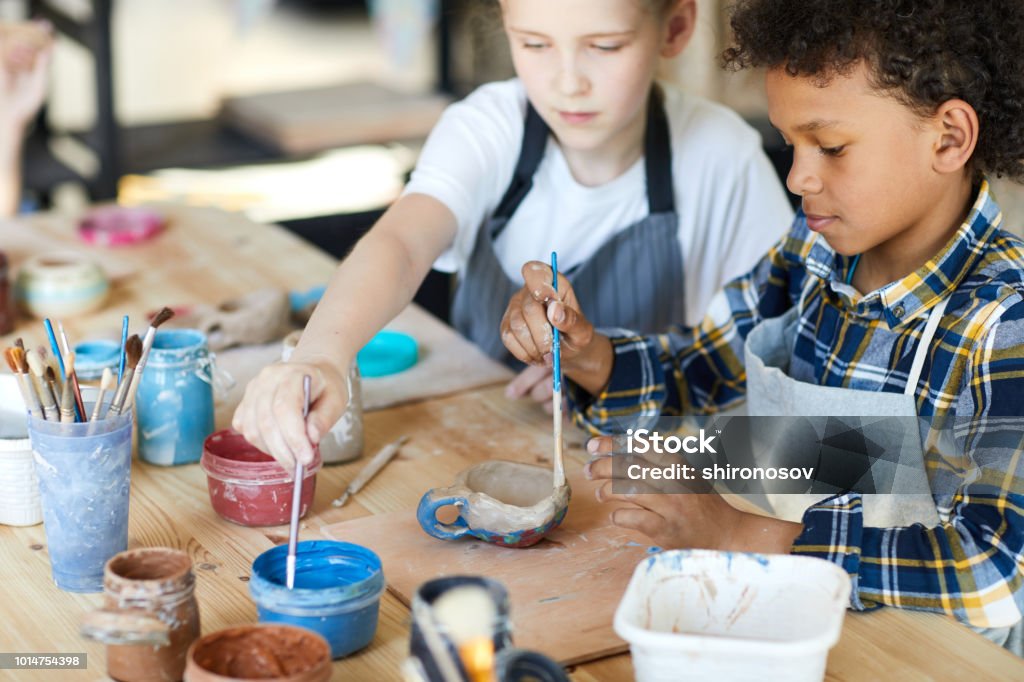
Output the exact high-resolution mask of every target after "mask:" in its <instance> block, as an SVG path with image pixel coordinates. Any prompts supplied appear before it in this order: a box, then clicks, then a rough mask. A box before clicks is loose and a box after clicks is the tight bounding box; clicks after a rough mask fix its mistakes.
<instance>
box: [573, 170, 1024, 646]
mask: <svg viewBox="0 0 1024 682" xmlns="http://www.w3.org/2000/svg"><path fill="white" fill-rule="evenodd" d="M1001 221H1002V214H1001V213H1000V210H999V206H998V205H997V204H996V202H995V200H994V199H993V198H992V197H991V195H990V194H989V188H988V184H987V183H984V182H983V183H982V185H981V187H980V189H979V192H978V196H977V199H976V201H975V203H974V205H973V207H972V209H971V211H970V213H969V215H968V217H967V219H966V220H965V221H964V223H963V224H962V225H961V226H960V228H959V229H958V230H957V232H956V234H955V235H954V236H953V237H952V238H951V240H950V241H949V243H948V244H947V245H946V246H945V248H944V249H943V250H942V251H941V252H940V253H939V254H937V255H936V256H935V257H934V258H933V259H932V260H930V261H929V262H928V263H926V264H925V265H924V266H923V267H921V268H920V269H919V270H918V271H916V272H914V273H912V274H911V275H909V276H907V277H906V278H904V279H903V280H901V281H898V282H894V283H892V284H890V285H887V286H885V287H883V288H881V289H879V290H877V291H874V292H871V293H870V294H868V295H866V296H861V295H860V294H859V293H858V292H857V291H856V290H855V289H854V288H853V287H851V286H849V285H846V284H844V280H845V278H846V275H847V273H848V271H849V269H850V267H851V259H848V258H846V257H844V256H841V255H839V254H837V253H835V251H833V250H832V249H831V248H830V247H829V245H828V243H827V242H826V241H825V240H824V239H820V238H819V239H816V238H815V237H816V235H815V234H814V233H812V232H811V231H810V230H809V229H808V228H807V223H806V220H805V219H804V216H803V213H802V212H801V213H798V214H797V217H796V220H795V221H794V224H793V227H792V229H791V230H790V232H789V234H788V235H787V236H786V237H784V238H783V239H782V240H781V241H780V242H779V244H777V245H776V246H775V247H774V248H773V249H772V250H771V251H770V252H769V253H768V254H767V255H766V256H765V257H764V258H763V259H762V260H761V262H760V263H759V264H758V265H757V266H756V267H755V268H754V269H753V270H752V271H751V272H749V273H748V274H747V275H744V276H742V277H739V278H737V279H735V280H733V281H732V282H730V283H729V284H728V285H727V286H726V287H725V289H724V290H723V291H722V292H720V294H719V295H718V296H717V297H716V298H715V299H714V301H713V303H712V304H711V306H710V308H709V311H708V315H707V317H706V318H705V319H704V321H703V322H702V323H701V325H700V326H699V327H689V328H684V327H674V328H672V329H671V330H669V333H667V334H662V335H658V336H649V337H644V336H638V335H636V334H634V333H630V332H627V331H625V330H612V331H610V332H608V333H609V334H610V336H611V337H612V344H613V348H614V352H615V365H614V369H613V372H612V376H611V380H610V382H609V384H608V386H607V387H606V388H605V390H604V391H603V392H602V393H601V394H600V395H599V396H589V395H587V394H585V393H584V392H583V391H582V390H580V389H579V388H577V387H575V386H571V385H570V387H569V395H570V400H571V402H572V403H573V411H574V418H575V419H576V422H577V424H580V425H582V426H584V427H586V428H588V429H589V430H590V431H591V432H593V433H610V432H614V431H618V430H621V425H622V424H623V423H627V422H632V421H636V420H642V419H651V418H654V417H656V416H658V415H674V414H709V413H714V412H717V411H720V410H722V409H725V408H727V407H730V406H732V405H734V404H736V403H738V402H740V401H742V400H743V398H744V393H745V390H746V374H745V371H744V367H743V343H744V339H745V338H746V336H747V334H748V333H749V332H750V330H751V329H752V328H753V327H754V325H756V324H758V322H760V321H761V320H762V319H765V318H771V317H776V316H778V315H782V314H783V313H785V312H786V311H787V310H788V309H790V308H792V307H794V306H797V305H798V303H799V301H800V299H801V296H802V297H803V305H804V309H803V312H802V314H801V317H800V323H799V328H798V333H797V339H796V344H795V347H794V349H793V352H792V355H791V358H790V375H791V376H792V378H794V379H797V380H800V381H806V382H812V383H816V384H819V385H824V386H837V387H842V388H851V389H859V390H868V391H889V392H902V391H903V389H904V386H905V384H906V382H907V378H908V375H909V371H910V367H911V364H912V362H913V357H914V351H915V350H916V346H917V343H918V340H919V339H920V338H921V335H922V332H923V330H924V327H925V322H926V318H927V311H928V310H930V309H931V307H932V306H934V305H936V304H937V303H939V301H941V300H942V298H944V297H947V296H949V297H951V298H950V300H949V303H948V304H947V308H946V311H945V314H944V315H943V317H942V320H941V323H940V325H939V328H938V331H937V333H936V335H935V338H934V339H933V341H932V343H931V347H930V349H929V351H928V355H927V359H926V360H925V365H924V369H923V371H922V374H921V380H920V383H919V385H918V387H917V391H916V393H915V397H916V400H917V410H918V414H919V415H920V416H924V417H932V418H933V419H949V418H952V419H953V420H954V421H955V424H956V428H955V430H954V433H955V436H956V438H955V440H956V446H955V447H956V448H957V449H958V450H959V452H957V453H953V456H952V457H950V456H949V453H945V454H942V453H939V454H936V453H935V452H934V450H935V449H936V448H937V443H936V441H937V438H936V439H927V440H926V442H925V449H926V453H927V454H926V462H927V466H928V475H929V479H930V482H931V487H932V494H933V497H934V498H935V501H936V507H937V510H938V512H939V516H940V518H942V519H943V522H942V523H940V524H939V525H937V526H935V527H932V528H927V527H925V526H923V525H921V524H916V525H913V526H909V527H903V528H872V527H865V526H864V524H863V514H862V499H861V496H860V495H859V494H856V493H848V494H845V495H841V496H838V497H833V498H831V499H829V500H825V501H823V502H821V503H819V504H816V505H814V506H812V507H811V508H809V509H808V510H807V511H806V513H805V514H804V517H803V524H804V530H803V532H802V534H801V535H800V536H799V537H798V538H797V540H796V542H795V544H794V547H793V549H792V551H793V552H794V553H797V554H808V555H813V556H818V557H821V558H824V559H828V560H830V561H834V562H836V563H838V564H840V565H841V566H843V568H844V569H846V570H847V571H848V572H849V573H850V575H851V577H852V578H853V582H854V589H853V593H852V596H851V604H852V606H853V607H854V608H857V609H866V608H871V607H874V606H880V605H892V606H900V607H905V608H912V609H924V610H930V611H940V612H945V613H949V614H951V615H953V616H955V617H956V618H958V619H960V620H962V621H966V622H968V623H971V624H972V625H975V626H979V627H1003V626H1007V625H1012V624H1014V623H1016V622H1017V621H1019V620H1020V619H1021V614H1022V612H1024V584H1022V583H1024V419H1022V417H1024V242H1022V241H1021V240H1020V239H1018V238H1017V237H1014V236H1013V235H1010V234H1009V233H1007V232H1004V231H1002V230H1000V229H999V226H1000V223H1001ZM929 441H931V442H929ZM979 471H980V472H982V473H981V474H980V475H979V474H978V472H979ZM967 472H974V473H972V474H968V473H967Z"/></svg>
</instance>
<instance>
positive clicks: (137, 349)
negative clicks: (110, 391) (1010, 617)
mask: <svg viewBox="0 0 1024 682" xmlns="http://www.w3.org/2000/svg"><path fill="white" fill-rule="evenodd" d="M124 354H125V368H124V377H122V378H121V383H119V384H118V385H117V390H116V391H114V399H113V400H111V401H110V407H109V408H108V410H107V415H108V416H110V415H113V416H117V415H119V414H121V413H122V412H123V411H124V409H125V406H126V405H130V404H131V403H130V402H129V401H128V399H127V398H128V389H129V386H131V383H132V381H133V380H134V379H135V375H136V373H137V370H136V367H138V365H139V362H140V358H141V357H142V340H141V339H140V338H139V335H138V334H132V335H131V336H129V337H128V341H127V342H126V343H125V345H124Z"/></svg>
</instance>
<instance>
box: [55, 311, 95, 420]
mask: <svg viewBox="0 0 1024 682" xmlns="http://www.w3.org/2000/svg"><path fill="white" fill-rule="evenodd" d="M57 330H58V331H59V332H60V340H61V343H63V344H64V355H67V354H68V353H70V352H71V346H70V344H68V335H67V334H65V333H64V323H63V322H61V321H60V320H58V321H57ZM64 379H65V380H66V381H70V382H71V391H72V396H73V397H74V399H75V414H76V415H77V418H76V420H75V421H83V422H84V421H87V420H88V417H89V415H88V414H86V412H85V402H84V401H83V400H82V388H81V387H80V386H79V385H78V375H77V374H75V372H74V368H68V367H65V368H64Z"/></svg>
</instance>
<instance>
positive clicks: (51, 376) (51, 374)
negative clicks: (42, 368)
mask: <svg viewBox="0 0 1024 682" xmlns="http://www.w3.org/2000/svg"><path fill="white" fill-rule="evenodd" d="M46 380H47V381H48V382H50V383H57V372H55V371H54V370H53V367H51V366H49V365H47V366H46Z"/></svg>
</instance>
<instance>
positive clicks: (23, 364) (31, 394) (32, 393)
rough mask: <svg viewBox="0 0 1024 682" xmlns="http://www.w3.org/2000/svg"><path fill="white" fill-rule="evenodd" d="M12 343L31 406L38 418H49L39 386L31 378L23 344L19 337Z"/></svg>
mask: <svg viewBox="0 0 1024 682" xmlns="http://www.w3.org/2000/svg"><path fill="white" fill-rule="evenodd" d="M14 343H15V346H16V348H15V349H14V350H15V353H14V357H15V359H16V360H17V362H18V369H19V370H20V371H21V374H22V376H24V377H25V386H26V387H27V388H28V398H29V400H31V401H32V408H33V409H34V410H35V413H36V415H37V416H38V417H39V418H40V419H44V420H45V419H49V415H48V414H47V413H46V410H44V409H43V400H42V398H41V397H40V394H39V387H38V386H36V382H35V379H33V378H32V373H31V371H30V370H29V366H28V357H27V356H26V353H25V344H24V343H22V341H21V339H20V338H18V339H16V340H15V342H14Z"/></svg>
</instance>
